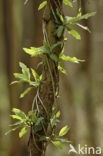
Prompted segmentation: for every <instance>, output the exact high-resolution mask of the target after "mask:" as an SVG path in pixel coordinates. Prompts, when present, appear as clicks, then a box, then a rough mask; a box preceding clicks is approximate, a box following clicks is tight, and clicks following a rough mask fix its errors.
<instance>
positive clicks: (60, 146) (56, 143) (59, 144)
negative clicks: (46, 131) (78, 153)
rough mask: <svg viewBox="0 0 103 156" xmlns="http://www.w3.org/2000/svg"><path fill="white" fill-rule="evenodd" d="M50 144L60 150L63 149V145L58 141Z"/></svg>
mask: <svg viewBox="0 0 103 156" xmlns="http://www.w3.org/2000/svg"><path fill="white" fill-rule="evenodd" d="M52 144H53V145H55V146H56V147H58V148H60V149H63V145H62V143H61V142H60V141H52Z"/></svg>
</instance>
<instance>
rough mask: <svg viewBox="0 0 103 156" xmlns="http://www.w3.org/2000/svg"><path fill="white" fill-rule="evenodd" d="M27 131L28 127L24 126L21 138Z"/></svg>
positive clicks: (20, 133)
mask: <svg viewBox="0 0 103 156" xmlns="http://www.w3.org/2000/svg"><path fill="white" fill-rule="evenodd" d="M26 132H27V127H23V128H22V129H21V131H20V132H19V138H21V137H22V136H23V135H24V134H26Z"/></svg>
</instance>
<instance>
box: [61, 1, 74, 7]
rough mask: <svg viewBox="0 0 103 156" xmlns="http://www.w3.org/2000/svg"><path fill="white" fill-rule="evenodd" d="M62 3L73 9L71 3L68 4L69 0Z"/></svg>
mask: <svg viewBox="0 0 103 156" xmlns="http://www.w3.org/2000/svg"><path fill="white" fill-rule="evenodd" d="M63 3H64V4H65V5H68V6H70V7H73V5H72V3H71V2H70V0H63Z"/></svg>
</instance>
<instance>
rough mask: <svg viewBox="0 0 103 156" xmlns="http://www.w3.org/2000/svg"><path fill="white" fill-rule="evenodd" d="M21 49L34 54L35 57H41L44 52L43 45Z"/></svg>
mask: <svg viewBox="0 0 103 156" xmlns="http://www.w3.org/2000/svg"><path fill="white" fill-rule="evenodd" d="M23 50H24V51H25V52H26V53H27V54H29V55H31V56H32V57H33V56H35V57H41V55H42V54H43V53H44V49H43V47H40V48H35V47H31V49H28V48H23Z"/></svg>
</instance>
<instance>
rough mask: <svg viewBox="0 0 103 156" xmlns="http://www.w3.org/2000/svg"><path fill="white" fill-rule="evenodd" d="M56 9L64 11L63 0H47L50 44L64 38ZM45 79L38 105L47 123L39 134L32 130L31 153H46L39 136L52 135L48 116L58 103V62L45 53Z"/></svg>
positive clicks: (45, 19) (45, 26) (40, 155)
mask: <svg viewBox="0 0 103 156" xmlns="http://www.w3.org/2000/svg"><path fill="white" fill-rule="evenodd" d="M56 9H58V10H59V12H60V13H62V0H47V6H46V8H45V11H44V15H43V34H44V41H45V42H47V43H48V45H49V46H51V45H53V44H55V43H57V42H58V41H60V40H63V35H62V37H60V38H58V37H57V34H56V32H57V25H56V20H57V15H56ZM62 48H63V47H62V46H61V45H59V46H57V47H56V48H55V49H53V51H52V52H51V53H53V54H55V55H56V56H57V57H59V54H60V52H61V50H62ZM42 75H43V79H42V82H41V84H40V86H39V90H38V94H39V97H40V99H41V101H42V103H43V105H44V107H43V105H41V102H40V101H39V100H38V101H37V102H38V107H39V111H40V114H41V115H42V116H43V117H44V119H45V121H46V123H47V124H46V125H45V126H44V128H43V130H42V131H40V132H39V133H38V134H35V135H34V136H33V133H32V132H31V137H30V149H31V155H32V156H34V155H37V156H43V155H45V150H46V147H47V144H46V143H45V142H40V141H39V137H40V136H41V135H42V136H45V135H46V136H50V135H51V130H52V129H51V127H50V123H49V122H48V117H49V116H51V113H52V106H53V105H54V104H56V96H55V94H56V91H58V88H59V84H58V82H59V72H58V63H57V62H55V61H53V60H52V59H51V58H50V57H49V56H48V55H44V58H43V69H42Z"/></svg>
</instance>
